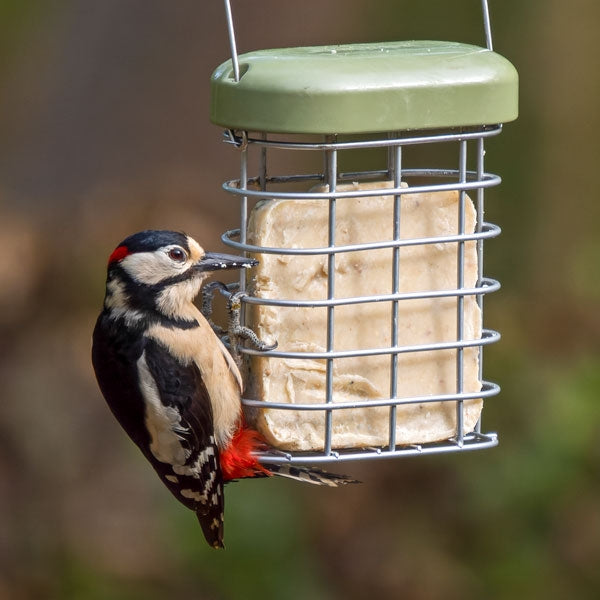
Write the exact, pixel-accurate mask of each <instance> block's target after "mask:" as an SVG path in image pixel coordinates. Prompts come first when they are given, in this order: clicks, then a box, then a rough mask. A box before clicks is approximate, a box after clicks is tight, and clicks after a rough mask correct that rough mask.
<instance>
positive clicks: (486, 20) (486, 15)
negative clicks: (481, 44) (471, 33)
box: [481, 0, 494, 50]
mask: <svg viewBox="0 0 600 600" xmlns="http://www.w3.org/2000/svg"><path fill="white" fill-rule="evenodd" d="M481 9H482V12H483V30H484V32H485V45H486V48H487V49H488V50H493V49H494V44H493V43H492V25H491V22H490V9H489V7H488V2H487V0H481Z"/></svg>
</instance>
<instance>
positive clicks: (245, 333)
mask: <svg viewBox="0 0 600 600" xmlns="http://www.w3.org/2000/svg"><path fill="white" fill-rule="evenodd" d="M244 296H247V294H246V293H245V292H235V293H234V294H231V296H229V300H228V301H227V310H228V312H229V326H228V328H227V330H228V332H229V340H230V342H231V349H232V352H233V354H234V356H237V355H238V350H237V346H238V344H237V340H239V339H243V340H245V341H247V342H249V343H250V344H251V345H252V346H254V348H256V350H259V351H260V352H268V351H269V350H274V349H275V348H277V342H275V343H274V344H268V343H267V342H265V341H263V340H261V339H260V338H259V337H258V336H257V335H256V333H254V331H252V329H250V328H249V327H244V326H243V325H242V324H241V321H240V318H241V317H240V315H241V311H242V298H243V297H244Z"/></svg>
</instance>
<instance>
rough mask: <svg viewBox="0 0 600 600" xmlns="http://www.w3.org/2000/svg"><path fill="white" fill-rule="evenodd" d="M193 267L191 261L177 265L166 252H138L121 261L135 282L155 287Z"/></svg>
mask: <svg viewBox="0 0 600 600" xmlns="http://www.w3.org/2000/svg"><path fill="white" fill-rule="evenodd" d="M191 266H192V263H191V262H190V261H186V262H185V263H177V262H175V261H173V260H171V259H170V258H169V257H168V256H167V254H166V253H165V252H164V250H156V251H155V252H136V253H134V254H129V255H128V256H126V257H125V258H124V259H123V260H122V261H121V267H122V268H123V270H124V271H125V272H126V273H127V274H128V275H129V276H130V277H131V278H132V279H133V280H134V281H138V282H139V283H143V284H145V285H155V284H157V283H160V282H161V281H163V279H168V278H169V277H176V276H177V275H181V273H184V272H185V271H187V270H188V269H189V268H190V267H191Z"/></svg>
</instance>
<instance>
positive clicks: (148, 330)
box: [92, 230, 352, 548]
mask: <svg viewBox="0 0 600 600" xmlns="http://www.w3.org/2000/svg"><path fill="white" fill-rule="evenodd" d="M254 264H256V261H254V260H253V259H248V258H243V257H238V256H229V255H223V254H213V253H208V252H205V251H204V249H203V248H202V247H201V246H200V245H199V244H198V243H197V242H196V241H195V240H193V239H192V238H191V237H189V236H187V235H185V234H183V233H177V232H173V231H154V230H150V231H142V232H140V233H136V234H134V235H132V236H130V237H128V238H126V239H125V240H123V242H121V244H119V245H118V246H117V248H116V249H115V250H114V252H113V253H112V254H111V256H110V258H109V261H108V273H107V280H106V296H105V299H104V307H103V310H102V312H101V314H100V316H99V317H98V321H97V323H96V327H95V329H94V334H93V348H92V362H93V365H94V369H95V372H96V377H97V380H98V384H99V386H100V390H101V391H102V394H103V395H104V397H105V399H106V401H107V403H108V405H109V407H110V409H111V411H112V412H113V414H114V415H115V417H116V418H117V420H118V421H119V423H120V424H121V426H122V427H123V429H125V431H126V432H127V434H128V435H129V437H130V438H131V439H132V440H133V441H134V442H135V443H136V444H137V446H138V447H139V448H140V450H141V451H142V453H143V454H144V456H145V457H146V458H147V459H148V461H149V462H150V464H151V465H152V466H153V467H154V469H155V470H156V472H157V473H158V475H159V477H160V478H161V480H162V481H163V483H164V484H165V485H166V486H167V488H169V490H170V491H171V492H172V493H173V495H174V496H175V497H176V498H177V499H178V500H179V501H180V502H182V503H183V504H184V505H185V506H187V507H188V508H190V509H192V510H193V511H195V512H196V514H197V516H198V519H199V521H200V524H201V526H202V529H203V532H204V535H205V537H206V539H207V541H208V543H209V544H210V545H211V546H213V547H217V548H218V547H222V546H223V507H224V493H223V485H224V483H226V482H227V481H230V480H232V479H238V478H241V477H255V476H264V475H270V474H278V475H284V476H287V477H292V478H295V479H300V480H302V481H308V482H310V483H318V484H324V485H338V484H340V483H348V482H350V481H352V480H350V479H349V478H347V477H345V476H337V475H330V474H327V473H323V472H321V471H318V470H315V469H306V468H295V467H294V468H289V467H286V466H283V467H273V468H270V469H267V468H266V467H264V466H263V465H261V464H260V463H259V462H258V460H257V459H256V456H255V453H254V452H255V450H256V449H257V448H260V447H261V446H262V445H264V442H263V441H262V439H261V438H260V436H259V435H258V433H257V432H256V431H254V430H252V429H250V428H248V427H247V426H246V425H245V422H244V419H243V414H242V407H241V401H240V397H241V391H242V379H241V376H240V373H239V370H238V368H237V366H236V364H235V362H234V360H233V359H232V357H231V355H230V354H229V353H228V352H227V350H226V348H225V347H224V346H223V344H222V343H221V341H220V340H219V338H218V337H217V336H216V335H215V333H214V332H213V330H212V328H211V326H210V325H209V323H208V322H207V321H206V319H205V318H204V317H203V316H202V314H201V313H200V311H199V310H198V309H197V308H196V306H195V305H194V304H193V300H194V298H195V297H196V295H197V294H198V293H199V291H200V287H201V285H202V282H203V280H204V279H205V277H206V276H207V275H208V274H209V273H210V272H211V271H215V270H220V269H232V268H248V267H251V266H253V265H254Z"/></svg>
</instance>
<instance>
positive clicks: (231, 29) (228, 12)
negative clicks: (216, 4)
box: [225, 0, 240, 82]
mask: <svg viewBox="0 0 600 600" xmlns="http://www.w3.org/2000/svg"><path fill="white" fill-rule="evenodd" d="M225 16H226V18H227V33H228V34H229V48H230V50H231V62H232V63H233V77H234V79H235V81H236V82H238V81H239V80H240V63H239V60H238V54H237V46H236V43H235V29H234V27H233V15H232V13H231V2H230V1H229V0H225Z"/></svg>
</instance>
